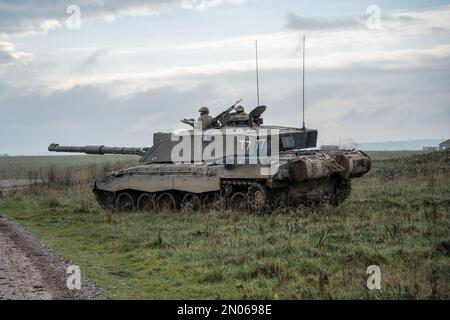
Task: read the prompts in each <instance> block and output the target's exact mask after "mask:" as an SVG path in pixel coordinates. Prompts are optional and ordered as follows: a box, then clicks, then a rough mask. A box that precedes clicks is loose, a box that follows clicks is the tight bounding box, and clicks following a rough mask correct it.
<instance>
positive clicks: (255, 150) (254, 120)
mask: <svg viewBox="0 0 450 320" xmlns="http://www.w3.org/2000/svg"><path fill="white" fill-rule="evenodd" d="M235 108H236V104H235V105H233V106H232V107H230V108H229V109H227V110H225V111H224V112H222V113H221V114H219V115H218V116H217V117H215V118H214V119H212V122H211V124H210V125H209V126H208V127H207V128H204V127H202V125H201V123H200V124H199V123H197V122H196V121H194V120H193V119H190V120H182V122H183V123H185V124H189V125H191V126H192V127H193V128H192V129H190V130H181V131H179V132H176V133H155V134H154V137H153V146H152V147H150V148H115V147H113V148H110V147H105V146H83V147H73V146H70V147H69V146H67V147H66V146H60V145H58V144H51V145H50V146H49V148H48V150H49V151H54V152H77V153H86V154H99V155H103V154H131V155H137V156H140V160H139V162H140V165H139V166H137V167H132V168H126V169H123V170H120V171H116V172H111V173H109V174H107V175H106V176H104V177H100V178H97V179H95V180H94V182H93V184H92V190H93V192H94V194H95V195H96V198H97V201H98V202H99V203H100V204H101V205H102V206H103V207H105V208H107V209H112V210H116V211H122V212H126V211H135V210H139V211H150V212H168V211H169V212H170V211H178V210H182V211H196V210H200V209H202V208H211V207H212V206H214V205H218V206H220V207H223V208H227V209H231V210H236V211H242V212H247V211H253V212H258V213H262V212H270V211H272V210H273V209H274V208H277V207H280V206H281V207H296V206H300V205H308V206H310V205H318V206H320V205H324V204H329V205H333V206H337V205H339V204H341V203H342V202H343V201H344V200H345V199H346V198H347V197H348V196H349V194H350V192H351V179H353V178H358V177H361V176H363V175H364V174H366V173H367V172H368V171H369V170H370V167H371V160H370V158H369V156H368V155H367V154H365V153H364V152H362V151H358V150H344V151H342V150H340V151H330V152H325V151H321V150H315V149H314V148H316V143H317V135H318V131H317V130H313V129H306V128H289V127H282V126H265V125H264V124H263V119H262V118H261V116H262V114H263V113H264V111H265V110H266V107H265V106H260V107H257V108H256V109H254V110H253V111H252V112H251V113H250V114H249V115H248V117H247V118H244V119H242V118H240V119H239V120H238V121H233V120H232V119H235V118H233V113H232V111H234V109H235Z"/></svg>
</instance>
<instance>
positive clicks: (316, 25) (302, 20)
mask: <svg viewBox="0 0 450 320" xmlns="http://www.w3.org/2000/svg"><path fill="white" fill-rule="evenodd" d="M362 26H364V23H363V22H362V21H361V20H358V19H352V18H347V19H325V18H314V17H302V16H299V15H297V14H295V13H292V12H290V13H288V16H287V28H288V29H295V30H304V31H310V30H328V31H329V30H341V29H348V28H360V27H362Z"/></svg>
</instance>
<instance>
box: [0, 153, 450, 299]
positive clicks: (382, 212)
mask: <svg viewBox="0 0 450 320" xmlns="http://www.w3.org/2000/svg"><path fill="white" fill-rule="evenodd" d="M399 157H400V158H398V157H394V156H392V155H387V154H384V155H378V156H377V157H376V158H377V159H389V160H376V161H374V167H373V169H372V170H371V172H370V173H369V174H368V175H367V176H365V177H364V178H361V179H358V180H354V181H355V183H354V185H353V186H354V189H353V193H352V195H351V197H350V198H349V199H348V200H347V201H346V202H345V203H344V204H343V205H342V206H340V207H338V208H325V209H321V210H299V211H298V212H292V213H290V214H273V215H266V216H255V215H243V214H239V213H233V212H226V211H224V212H218V211H211V212H207V213H188V214H177V215H176V214H152V215H151V214H116V215H111V214H109V213H107V212H105V211H103V210H101V209H100V208H99V207H98V206H97V205H96V203H95V201H94V198H93V196H92V194H91V192H90V190H89V182H87V181H86V182H84V183H81V184H80V183H76V184H73V185H70V186H58V187H55V186H48V187H33V188H31V189H26V190H22V191H16V192H14V193H13V194H11V195H8V196H7V197H4V198H2V199H0V211H1V212H2V213H4V214H6V215H7V216H9V217H11V218H13V219H15V220H16V221H17V222H18V223H20V224H22V225H24V226H26V227H27V228H28V229H29V230H31V231H32V232H33V233H34V234H36V235H37V236H38V237H39V238H40V239H42V241H43V242H45V243H46V244H47V245H49V246H50V247H51V248H52V249H53V250H54V251H55V252H56V253H57V254H59V255H61V256H63V257H65V258H67V259H69V260H71V261H73V263H75V264H77V265H79V266H80V267H81V271H82V273H83V274H84V275H85V276H87V277H88V278H89V279H91V280H92V281H93V282H95V283H97V284H98V285H99V286H100V287H101V288H102V289H103V293H104V297H105V298H110V299H124V298H133V299H164V298H168V299H182V298H184V299H195V298H199V299H218V298H231V299H350V298H356V299H417V298H423V299H449V298H450V259H449V250H450V232H449V231H450V153H449V152H440V153H431V154H426V155H412V156H408V157H405V154H402V155H399ZM393 158H395V159H393ZM2 161H3V160H0V168H4V164H3V163H2ZM83 165H89V164H83ZM83 165H82V167H83ZM70 166H71V167H72V166H74V164H71V165H70ZM83 168H85V167H83ZM82 170H84V169H82ZM373 264H375V265H379V266H380V268H381V272H382V282H381V290H379V291H378V290H374V291H370V290H368V289H367V287H366V279H367V277H368V275H367V274H366V269H367V267H368V266H370V265H373Z"/></svg>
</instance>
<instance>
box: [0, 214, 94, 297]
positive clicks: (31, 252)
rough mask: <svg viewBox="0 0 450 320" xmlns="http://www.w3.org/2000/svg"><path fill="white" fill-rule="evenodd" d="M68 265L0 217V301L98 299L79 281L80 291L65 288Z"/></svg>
mask: <svg viewBox="0 0 450 320" xmlns="http://www.w3.org/2000/svg"><path fill="white" fill-rule="evenodd" d="M68 265H69V263H67V262H65V261H64V260H63V259H61V258H59V257H56V256H55V255H53V254H52V252H51V251H50V249H49V248H47V247H45V246H44V245H43V244H42V243H41V242H40V241H39V240H37V239H36V238H35V237H33V236H32V235H31V234H30V233H28V232H27V231H25V230H24V229H23V228H21V227H20V226H18V225H16V224H15V223H13V222H12V221H10V220H9V219H7V218H6V217H4V216H2V215H0V300H2V299H14V300H16V299H18V300H22V299H24V300H25V299H27V300H28V299H32V300H36V299H58V300H61V299H99V298H100V294H99V290H98V288H96V287H95V286H93V285H92V284H90V283H89V282H87V281H85V280H84V279H82V288H81V290H79V291H78V290H75V291H72V290H69V289H67V287H66V281H67V277H68V275H67V274H66V268H67V266H68Z"/></svg>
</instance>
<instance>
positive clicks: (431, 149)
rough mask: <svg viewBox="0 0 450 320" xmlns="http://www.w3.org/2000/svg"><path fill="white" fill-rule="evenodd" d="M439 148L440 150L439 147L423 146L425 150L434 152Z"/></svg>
mask: <svg viewBox="0 0 450 320" xmlns="http://www.w3.org/2000/svg"><path fill="white" fill-rule="evenodd" d="M438 150H439V148H438V147H423V151H424V152H433V151H438Z"/></svg>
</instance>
